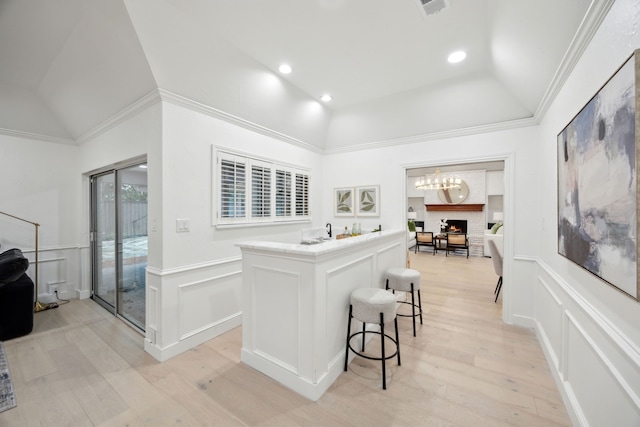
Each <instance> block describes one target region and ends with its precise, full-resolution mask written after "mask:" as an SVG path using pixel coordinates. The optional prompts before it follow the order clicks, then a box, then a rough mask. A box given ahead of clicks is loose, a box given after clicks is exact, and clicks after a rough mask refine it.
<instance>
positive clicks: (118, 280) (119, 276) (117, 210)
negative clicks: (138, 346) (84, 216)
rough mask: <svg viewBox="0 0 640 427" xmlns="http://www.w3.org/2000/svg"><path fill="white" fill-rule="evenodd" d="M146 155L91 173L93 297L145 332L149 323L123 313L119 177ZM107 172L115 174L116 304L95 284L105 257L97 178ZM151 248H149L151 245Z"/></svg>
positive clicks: (114, 313) (104, 306)
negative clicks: (100, 236) (100, 244)
mask: <svg viewBox="0 0 640 427" xmlns="http://www.w3.org/2000/svg"><path fill="white" fill-rule="evenodd" d="M146 163H147V161H146V158H137V159H134V160H131V161H129V162H126V163H120V164H118V165H117V166H113V167H110V168H106V169H103V170H99V171H95V172H92V173H91V174H90V176H89V183H90V184H89V189H90V196H89V197H90V233H89V235H90V249H91V299H93V300H94V301H95V302H96V303H98V304H99V305H100V306H102V307H103V308H105V309H106V310H107V311H108V312H110V313H111V314H113V315H114V316H116V317H118V318H119V319H121V320H122V321H124V322H125V323H127V324H129V325H130V326H132V327H133V328H134V329H135V330H137V331H138V332H140V333H141V334H144V332H145V327H146V325H145V324H143V325H142V326H140V325H138V324H136V323H135V322H132V321H131V320H129V319H128V318H127V317H126V316H125V315H123V314H121V310H120V307H119V305H120V301H121V296H120V294H121V292H123V290H122V279H123V259H122V255H123V247H122V245H123V238H122V231H121V224H120V221H121V218H120V216H121V202H122V193H121V188H120V187H121V186H122V181H121V178H120V177H119V172H120V171H123V170H125V169H129V168H131V167H135V166H140V165H146ZM107 175H113V183H114V208H113V209H114V222H115V223H114V224H113V226H114V227H115V236H114V248H113V251H114V279H115V295H114V302H113V305H112V304H111V303H110V301H107V300H105V299H103V298H102V297H100V295H97V292H96V289H95V287H96V286H97V285H98V274H99V271H98V270H99V268H101V267H99V265H100V264H99V263H100V262H101V261H102V260H101V259H98V254H99V252H98V236H97V233H98V231H99V230H97V228H98V226H99V225H98V209H99V208H100V207H99V206H98V192H97V179H98V178H100V177H104V176H107ZM147 250H148V249H147ZM144 305H145V311H146V301H145V304H144ZM145 323H146V322H145Z"/></svg>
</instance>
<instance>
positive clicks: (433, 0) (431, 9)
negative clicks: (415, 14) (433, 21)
mask: <svg viewBox="0 0 640 427" xmlns="http://www.w3.org/2000/svg"><path fill="white" fill-rule="evenodd" d="M417 2H418V6H419V7H420V10H422V12H424V14H425V16H427V15H433V14H435V13H438V12H440V11H441V10H442V9H444V8H446V7H447V6H449V0H417Z"/></svg>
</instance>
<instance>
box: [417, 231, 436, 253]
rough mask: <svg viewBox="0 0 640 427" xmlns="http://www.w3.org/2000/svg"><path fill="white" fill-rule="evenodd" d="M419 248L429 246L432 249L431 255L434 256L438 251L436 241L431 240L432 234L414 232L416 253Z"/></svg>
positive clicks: (428, 232) (429, 232)
mask: <svg viewBox="0 0 640 427" xmlns="http://www.w3.org/2000/svg"><path fill="white" fill-rule="evenodd" d="M420 246H431V247H432V248H433V254H434V255H435V254H436V252H437V251H438V247H437V246H436V241H435V240H434V239H433V233H432V232H431V231H418V232H416V251H415V253H418V249H419V248H420Z"/></svg>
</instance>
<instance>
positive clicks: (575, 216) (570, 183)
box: [558, 52, 639, 300]
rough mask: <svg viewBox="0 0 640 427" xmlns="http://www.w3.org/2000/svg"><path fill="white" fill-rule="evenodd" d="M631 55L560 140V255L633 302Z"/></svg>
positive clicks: (635, 275) (633, 94) (634, 154)
mask: <svg viewBox="0 0 640 427" xmlns="http://www.w3.org/2000/svg"><path fill="white" fill-rule="evenodd" d="M636 56H638V52H636V54H634V55H633V56H631V57H630V58H629V59H628V60H627V61H626V62H625V63H624V64H623V65H622V67H620V68H619V69H618V71H617V72H616V73H615V74H614V75H613V76H612V77H611V78H610V79H609V81H608V82H607V83H606V84H605V85H604V86H603V87H602V89H600V91H599V92H598V93H597V94H596V95H595V96H594V97H593V98H592V99H591V100H590V101H589V102H588V103H587V105H586V106H585V107H584V108H583V109H582V110H581V111H580V112H579V113H578V114H577V115H576V116H575V117H574V118H573V120H572V121H571V122H570V123H569V124H568V125H567V127H566V128H564V129H563V130H562V132H560V134H559V135H558V252H559V253H560V254H561V255H563V256H565V257H567V258H568V259H570V260H571V261H573V262H575V263H576V264H578V265H579V266H581V267H583V268H585V269H586V270H588V271H590V272H591V273H593V274H595V275H596V276H598V277H600V278H601V279H603V280H604V281H606V282H608V283H609V284H611V285H613V286H615V287H617V288H618V289H620V290H621V291H623V292H625V293H627V294H628V295H630V296H632V297H633V298H635V299H636V300H638V293H639V292H638V271H637V268H638V266H637V255H638V238H637V221H638V219H637V211H638V203H637V184H636V180H637V175H636V159H637V147H638V144H636V139H637V138H636V114H637V111H636V84H635V81H636V77H635V76H636V68H637V67H636V59H637V58H636Z"/></svg>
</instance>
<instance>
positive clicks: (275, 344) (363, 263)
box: [238, 230, 407, 400]
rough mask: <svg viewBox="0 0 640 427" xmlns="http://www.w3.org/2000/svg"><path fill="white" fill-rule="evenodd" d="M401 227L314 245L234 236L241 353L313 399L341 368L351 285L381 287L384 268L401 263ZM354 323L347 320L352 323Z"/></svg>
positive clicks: (403, 262)
mask: <svg viewBox="0 0 640 427" xmlns="http://www.w3.org/2000/svg"><path fill="white" fill-rule="evenodd" d="M405 235H406V233H405V232H404V231H403V230H389V231H382V232H377V233H370V234H365V235H362V236H357V237H351V238H349V239H342V240H331V241H327V242H324V243H320V244H317V245H296V244H285V243H277V242H259V241H252V242H242V243H239V244H238V246H239V247H240V248H241V250H242V265H243V268H242V270H243V274H242V276H243V314H242V354H241V359H242V361H243V362H244V363H246V364H247V365H249V366H252V367H253V368H255V369H257V370H258V371H260V372H262V373H264V374H265V375H268V376H269V377H271V378H273V379H275V380H277V381H279V382H280V383H282V384H284V385H285V386H287V387H289V388H291V389H293V390H294V391H296V392H298V393H300V394H301V395H303V396H305V397H307V398H309V399H311V400H318V399H319V398H320V396H322V394H323V393H324V392H325V391H326V390H327V389H328V388H329V386H330V385H331V384H332V383H333V382H334V381H335V380H336V378H338V376H339V375H340V373H341V372H342V371H343V367H344V353H345V351H344V350H345V340H346V333H347V331H346V325H347V317H348V313H349V297H350V295H351V292H353V291H354V290H355V289H358V288H362V287H379V288H384V272H385V271H386V270H387V269H389V268H392V267H402V266H405V265H406V256H407V251H406V242H405V239H406V237H405ZM361 327H362V326H361V325H358V324H357V322H355V321H354V323H353V326H352V328H361ZM370 327H372V328H373V327H375V326H374V325H370ZM351 357H352V356H351Z"/></svg>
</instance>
